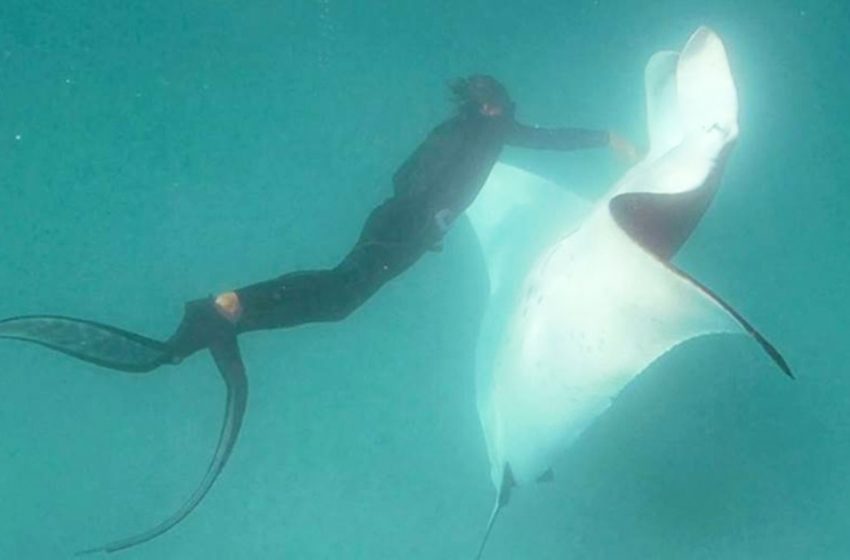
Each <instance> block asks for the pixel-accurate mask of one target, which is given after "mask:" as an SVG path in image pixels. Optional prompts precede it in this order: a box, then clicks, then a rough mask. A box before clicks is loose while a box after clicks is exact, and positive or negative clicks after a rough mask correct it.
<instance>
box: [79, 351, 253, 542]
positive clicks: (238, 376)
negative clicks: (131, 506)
mask: <svg viewBox="0 0 850 560" xmlns="http://www.w3.org/2000/svg"><path fill="white" fill-rule="evenodd" d="M210 352H211V353H212V356H213V359H214V360H215V363H216V366H218V370H219V372H220V373H221V376H222V378H223V379H224V383H225V385H226V386H227V405H226V409H225V415H224V422H223V424H222V428H221V434H220V435H219V439H218V445H217V447H216V450H215V455H213V458H212V461H211V462H210V465H209V467H208V468H207V472H206V475H205V476H204V478H203V480H202V481H201V483H200V484H199V485H198V487H197V489H196V490H195V492H194V493H193V494H192V495H191V496H190V497H189V499H188V500H187V501H186V502H185V503H184V504H183V505H182V506H181V507H180V509H178V510H177V511H176V512H175V513H174V514H173V515H172V516H171V517H169V518H168V519H166V520H165V521H163V522H162V523H160V524H159V525H157V526H156V527H154V528H152V529H150V530H148V531H145V532H144V533H139V534H138V535H135V536H132V537H128V538H125V539H122V540H119V541H114V542H111V543H109V544H106V545H104V546H99V547H96V548H91V549H88V550H84V551H82V552H79V553H78V554H91V553H97V552H116V551H118V550H123V549H127V548H130V547H133V546H136V545H139V544H142V543H144V542H147V541H149V540H151V539H154V538H156V537H158V536H160V535H162V534H163V533H165V532H166V531H168V530H170V529H172V528H173V527H175V526H176V525H177V524H178V523H180V522H181V521H183V519H185V518H186V516H188V515H189V514H190V513H191V512H192V510H194V509H195V508H196V507H197V506H198V504H200V503H201V501H202V500H203V499H204V496H206V494H207V492H209V490H210V488H211V487H212V485H213V483H214V482H215V480H216V478H217V477H218V475H219V474H220V473H221V471H222V469H223V468H224V465H225V464H226V463H227V460H228V458H229V457H230V454H231V452H232V451H233V446H234V444H235V443H236V439H237V437H238V436H239V428H240V427H241V425H242V418H243V416H244V414H245V404H246V401H247V398H248V379H247V377H246V376H245V366H244V365H243V363H242V358H241V356H240V353H239V346H238V344H237V341H236V337H235V336H231V337H227V338H224V339H220V340H218V341H216V342H215V343H214V344H212V345H211V346H210Z"/></svg>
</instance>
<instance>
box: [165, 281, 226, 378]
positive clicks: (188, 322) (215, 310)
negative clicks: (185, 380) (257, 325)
mask: <svg viewBox="0 0 850 560" xmlns="http://www.w3.org/2000/svg"><path fill="white" fill-rule="evenodd" d="M231 293H232V292H231ZM232 295H233V297H227V296H228V294H222V295H221V296H218V297H217V298H216V299H213V298H204V299H197V300H194V301H190V302H188V303H187V304H186V306H185V309H184V312H183V320H182V321H181V322H180V325H179V326H178V327H177V331H176V332H175V333H174V335H173V336H172V337H171V338H170V339H169V340H168V345H169V346H170V347H171V352H172V361H173V362H174V363H180V362H181V361H183V359H184V358H187V357H189V356H191V355H192V354H194V353H195V352H197V351H199V350H202V349H204V348H208V347H209V346H210V345H212V344H214V343H215V342H216V341H218V340H223V339H225V338H231V337H234V336H236V326H235V323H236V321H238V319H239V315H241V312H242V308H241V305H240V304H239V299H238V298H237V297H236V294H235V293H233V294H232ZM234 298H235V299H234Z"/></svg>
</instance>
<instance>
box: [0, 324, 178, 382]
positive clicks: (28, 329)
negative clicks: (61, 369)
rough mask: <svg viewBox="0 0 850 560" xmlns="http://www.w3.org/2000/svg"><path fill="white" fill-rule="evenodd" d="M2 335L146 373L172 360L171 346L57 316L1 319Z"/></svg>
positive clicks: (84, 359)
mask: <svg viewBox="0 0 850 560" xmlns="http://www.w3.org/2000/svg"><path fill="white" fill-rule="evenodd" d="M0 338H7V339H10V340H23V341H26V342H32V343H35V344H39V345H41V346H44V347H47V348H50V349H51V350H56V351H57V352H62V353H63V354H67V355H69V356H73V357H74V358H77V359H80V360H83V361H86V362H89V363H92V364H96V365H99V366H103V367H107V368H110V369H116V370H120V371H127V372H132V373H144V372H148V371H151V370H153V369H155V368H157V367H159V366H161V365H162V364H164V363H167V362H169V361H171V351H170V347H169V346H168V345H167V344H165V343H164V342H160V341H158V340H154V339H152V338H147V337H145V336H142V335H140V334H136V333H133V332H130V331H125V330H123V329H119V328H116V327H112V326H110V325H104V324H101V323H96V322H94V321H87V320H84V319H74V318H71V317H62V316H57V315H30V316H24V317H12V318H11V319H5V320H3V321H0Z"/></svg>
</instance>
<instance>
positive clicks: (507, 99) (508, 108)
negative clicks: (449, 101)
mask: <svg viewBox="0 0 850 560" xmlns="http://www.w3.org/2000/svg"><path fill="white" fill-rule="evenodd" d="M449 88H450V89H451V91H452V98H453V100H454V102H455V105H456V106H457V108H458V110H459V111H460V112H471V113H477V114H480V115H484V116H486V117H499V116H502V115H511V114H513V111H514V103H513V101H511V96H510V95H509V94H508V90H507V89H505V86H503V85H502V84H501V83H499V81H498V80H496V79H495V78H494V77H492V76H485V75H483V74H474V75H472V76H468V77H466V78H458V79H456V80H454V81H453V82H452V83H451V84H450V85H449Z"/></svg>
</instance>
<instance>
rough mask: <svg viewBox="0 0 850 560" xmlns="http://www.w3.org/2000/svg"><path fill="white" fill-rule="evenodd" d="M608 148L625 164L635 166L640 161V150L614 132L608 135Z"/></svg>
mask: <svg viewBox="0 0 850 560" xmlns="http://www.w3.org/2000/svg"><path fill="white" fill-rule="evenodd" d="M608 146H609V147H610V148H611V150H612V151H613V152H614V154H616V155H617V157H618V158H619V159H621V160H622V161H624V162H625V163H628V164H635V163H637V162H638V160H639V159H640V150H638V149H637V146H635V145H634V144H632V143H631V142H630V141H629V140H627V139H626V138H625V137H623V136H620V135H619V134H617V133H616V132H609V133H608Z"/></svg>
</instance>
